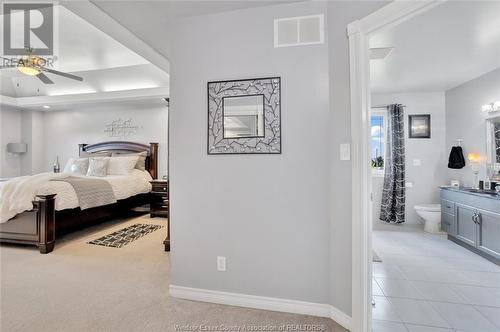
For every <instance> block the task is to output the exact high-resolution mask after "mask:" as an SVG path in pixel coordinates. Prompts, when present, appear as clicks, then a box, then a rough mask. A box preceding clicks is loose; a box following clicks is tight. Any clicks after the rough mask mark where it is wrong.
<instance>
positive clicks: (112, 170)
mask: <svg viewBox="0 0 500 332" xmlns="http://www.w3.org/2000/svg"><path fill="white" fill-rule="evenodd" d="M108 160H109V161H108V170H107V173H108V174H109V175H126V174H129V173H130V172H132V170H133V169H134V168H135V165H136V164H137V161H138V160H139V156H124V157H111V158H109V159H108Z"/></svg>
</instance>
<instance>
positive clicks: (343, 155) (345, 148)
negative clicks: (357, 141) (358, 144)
mask: <svg viewBox="0 0 500 332" xmlns="http://www.w3.org/2000/svg"><path fill="white" fill-rule="evenodd" d="M340 160H351V144H349V143H342V144H340Z"/></svg>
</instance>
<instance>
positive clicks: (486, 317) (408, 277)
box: [373, 225, 500, 332]
mask: <svg viewBox="0 0 500 332" xmlns="http://www.w3.org/2000/svg"><path fill="white" fill-rule="evenodd" d="M373 249H374V250H375V251H376V252H377V254H378V255H379V256H380V257H381V258H382V262H381V263H373V298H374V300H375V306H374V307H373V331H374V332H379V331H383V332H400V331H401V332H403V331H404V332H451V331H460V332H466V331H470V332H489V331H492V332H493V331H494V332H500V267H499V266H497V265H495V264H493V263H491V262H489V261H487V260H485V259H483V258H482V257H480V256H478V255H475V254H474V253H472V252H470V251H468V250H466V249H464V248H462V247H460V246H458V245H456V244H455V243H453V242H451V241H448V240H447V239H446V237H445V236H442V235H432V234H427V233H425V232H423V230H422V229H421V228H416V227H410V226H402V225H387V226H385V225H384V226H379V227H377V230H375V231H374V232H373Z"/></svg>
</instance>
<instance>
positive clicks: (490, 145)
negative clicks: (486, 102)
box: [486, 114, 500, 166]
mask: <svg viewBox="0 0 500 332" xmlns="http://www.w3.org/2000/svg"><path fill="white" fill-rule="evenodd" d="M486 153H487V155H488V156H487V161H488V164H491V165H494V164H498V165H499V166H500V114H498V115H495V116H492V117H490V118H488V119H486Z"/></svg>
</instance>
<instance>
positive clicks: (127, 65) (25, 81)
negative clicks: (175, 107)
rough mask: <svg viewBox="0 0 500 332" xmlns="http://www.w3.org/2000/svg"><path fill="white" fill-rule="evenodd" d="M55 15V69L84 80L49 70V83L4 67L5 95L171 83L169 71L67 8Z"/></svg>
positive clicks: (1, 90)
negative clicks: (68, 77)
mask: <svg viewBox="0 0 500 332" xmlns="http://www.w3.org/2000/svg"><path fill="white" fill-rule="evenodd" d="M55 17H56V19H57V21H58V23H57V25H56V26H58V37H57V39H56V47H57V49H56V53H57V54H56V55H57V61H56V62H55V66H54V69H56V70H59V71H63V72H69V73H73V74H76V75H78V76H82V77H83V78H84V81H83V82H78V81H74V80H70V79H67V78H63V77H60V76H57V75H53V74H50V73H47V74H46V75H47V76H48V77H49V78H50V79H51V80H52V81H54V82H55V84H53V85H47V84H43V83H42V82H41V81H40V80H39V79H38V78H36V77H31V76H26V75H23V74H21V73H20V72H19V71H17V70H16V69H3V70H1V71H0V94H1V95H4V96H9V97H30V96H41V95H42V96H52V95H61V94H76V93H88V92H107V91H120V90H130V89H143V88H155V87H160V86H168V80H169V76H168V74H166V73H164V72H162V71H160V70H158V69H157V68H156V67H155V66H153V65H151V64H150V63H149V62H148V61H146V60H145V59H144V58H143V57H141V56H139V55H138V54H136V53H135V52H133V51H131V50H130V49H128V48H127V47H125V46H123V45H122V44H120V43H119V42H117V41H116V40H115V39H113V38H111V37H110V36H108V35H107V34H105V33H104V32H102V31H101V30H99V29H97V28H96V27H94V26H93V25H91V24H89V23H88V22H87V21H85V20H83V19H82V18H80V17H79V16H77V15H75V14H74V13H73V12H71V11H69V10H68V9H66V8H65V7H63V6H57V11H56V15H55ZM2 19H3V17H2Z"/></svg>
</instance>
